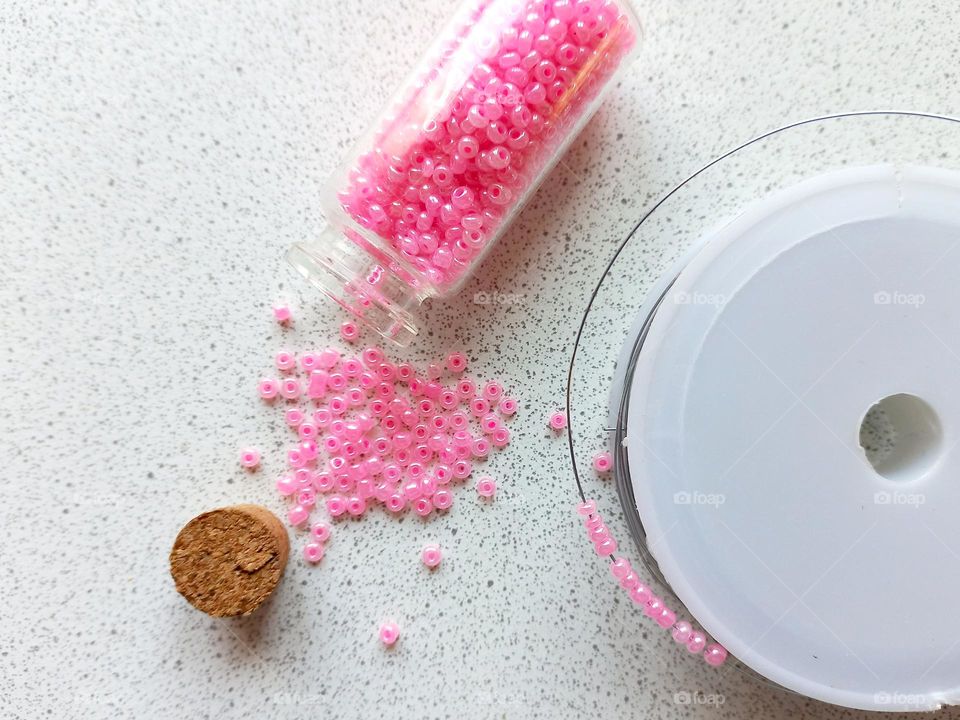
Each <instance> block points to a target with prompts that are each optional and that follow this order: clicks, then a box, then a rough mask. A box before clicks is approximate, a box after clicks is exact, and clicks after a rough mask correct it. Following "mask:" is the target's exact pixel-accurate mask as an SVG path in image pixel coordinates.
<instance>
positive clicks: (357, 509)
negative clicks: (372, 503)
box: [347, 495, 367, 517]
mask: <svg viewBox="0 0 960 720" xmlns="http://www.w3.org/2000/svg"><path fill="white" fill-rule="evenodd" d="M366 511H367V503H366V501H365V500H364V499H363V498H361V497H357V496H356V495H353V496H351V497H349V498H347V512H348V513H350V514H351V515H353V516H354V517H358V516H360V515H363V513H365V512H366Z"/></svg>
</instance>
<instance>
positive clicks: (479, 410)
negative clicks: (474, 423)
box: [470, 398, 490, 418]
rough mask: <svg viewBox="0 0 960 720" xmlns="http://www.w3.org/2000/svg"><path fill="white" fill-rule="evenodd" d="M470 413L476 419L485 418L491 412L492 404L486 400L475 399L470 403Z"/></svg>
mask: <svg viewBox="0 0 960 720" xmlns="http://www.w3.org/2000/svg"><path fill="white" fill-rule="evenodd" d="M470 412H471V413H472V414H473V416H474V417H477V418H479V417H483V416H484V415H486V414H487V413H488V412H490V403H489V402H487V401H486V400H485V399H484V398H474V399H473V400H471V401H470Z"/></svg>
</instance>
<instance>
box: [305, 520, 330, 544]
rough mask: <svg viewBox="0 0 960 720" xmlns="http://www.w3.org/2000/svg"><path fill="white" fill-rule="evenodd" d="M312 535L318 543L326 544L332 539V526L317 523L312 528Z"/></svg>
mask: <svg viewBox="0 0 960 720" xmlns="http://www.w3.org/2000/svg"><path fill="white" fill-rule="evenodd" d="M310 534H311V535H312V536H313V539H314V540H316V541H317V542H326V541H327V540H329V539H330V526H329V525H327V524H326V523H322V522H316V523H314V524H313V526H312V527H311V528H310Z"/></svg>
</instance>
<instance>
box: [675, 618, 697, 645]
mask: <svg viewBox="0 0 960 720" xmlns="http://www.w3.org/2000/svg"><path fill="white" fill-rule="evenodd" d="M692 632H693V627H692V626H691V625H690V623H688V622H687V621H686V620H682V621H681V622H678V623H676V624H675V625H674V626H673V631H672V632H671V633H670V634H671V635H673V639H674V641H675V642H676V643H678V644H680V645H686V644H687V640H689V639H690V633H692Z"/></svg>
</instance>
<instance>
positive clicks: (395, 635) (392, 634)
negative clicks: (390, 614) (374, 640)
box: [379, 622, 400, 647]
mask: <svg viewBox="0 0 960 720" xmlns="http://www.w3.org/2000/svg"><path fill="white" fill-rule="evenodd" d="M379 635H380V642H382V643H383V644H384V645H386V646H387V647H391V646H392V645H393V644H394V643H395V642H397V640H398V639H399V638H400V628H399V627H397V624H396V623H394V622H385V623H383V624H382V625H381V626H380V631H379Z"/></svg>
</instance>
